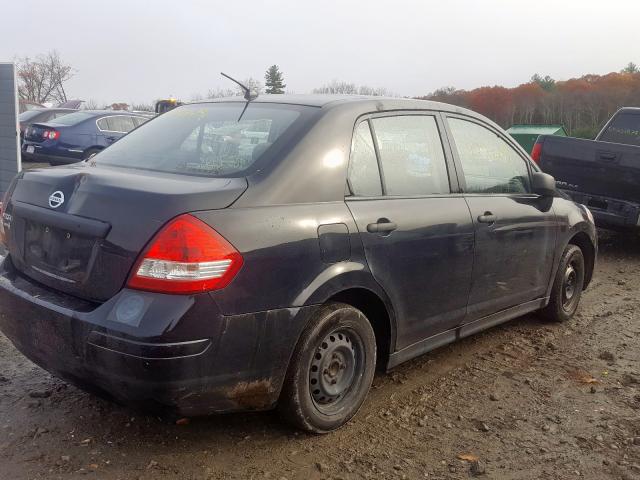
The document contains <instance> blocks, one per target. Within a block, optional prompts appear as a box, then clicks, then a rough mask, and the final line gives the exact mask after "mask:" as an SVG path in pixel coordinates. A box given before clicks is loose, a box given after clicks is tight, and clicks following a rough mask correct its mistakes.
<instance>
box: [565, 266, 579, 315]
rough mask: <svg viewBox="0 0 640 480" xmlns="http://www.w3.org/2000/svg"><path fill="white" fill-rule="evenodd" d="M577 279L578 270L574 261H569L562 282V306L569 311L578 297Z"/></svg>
mask: <svg viewBox="0 0 640 480" xmlns="http://www.w3.org/2000/svg"><path fill="white" fill-rule="evenodd" d="M578 280H579V272H578V269H577V268H576V264H575V261H572V262H569V264H568V265H567V268H566V269H565V272H564V278H563V282H562V307H563V308H564V309H565V310H566V311H570V310H571V309H572V307H573V304H574V303H575V300H576V298H578V288H579V285H578Z"/></svg>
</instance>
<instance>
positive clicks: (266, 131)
mask: <svg viewBox="0 0 640 480" xmlns="http://www.w3.org/2000/svg"><path fill="white" fill-rule="evenodd" d="M245 106H246V107H247V108H246V110H245V111H244V113H243V109H244V108H245ZM312 110H315V108H314V107H305V106H300V105H285V104H282V105H281V104H268V103H250V104H249V105H246V104H245V103H243V102H230V103H209V104H194V105H184V106H181V107H178V108H176V109H174V110H171V111H169V112H167V113H164V114H162V115H160V116H159V117H157V118H155V119H153V121H150V122H148V123H146V124H145V125H142V126H141V127H140V128H138V129H136V130H134V131H132V132H131V133H129V134H128V135H126V136H125V137H123V138H122V139H120V140H119V141H118V142H116V143H115V144H113V145H112V146H111V147H109V148H107V149H106V150H104V151H103V152H101V153H100V154H99V155H98V156H97V157H94V160H95V161H97V162H99V163H101V164H104V165H114V166H119V167H131V168H140V169H145V170H153V171H159V172H169V173H182V174H190V175H203V176H210V177H225V176H227V177H228V176H243V175H244V174H245V173H247V172H248V170H250V169H251V167H252V166H253V165H254V164H255V163H256V162H257V161H258V160H259V159H260V158H261V157H262V156H263V155H264V154H265V152H266V151H267V150H268V149H269V147H270V146H271V145H272V144H273V143H275V142H276V141H278V139H279V138H280V137H282V136H283V135H284V134H285V132H287V130H288V129H289V128H290V127H291V126H292V125H293V124H294V122H296V121H297V120H301V117H304V116H307V115H310V112H311V111H312Z"/></svg>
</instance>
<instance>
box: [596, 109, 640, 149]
mask: <svg viewBox="0 0 640 480" xmlns="http://www.w3.org/2000/svg"><path fill="white" fill-rule="evenodd" d="M599 140H602V141H603V142H612V143H624V144H627V145H638V146H640V113H631V112H623V113H620V114H618V115H616V116H615V118H614V119H613V120H611V123H610V124H609V126H608V127H607V129H606V130H605V131H604V133H603V134H602V135H601V136H600V138H599Z"/></svg>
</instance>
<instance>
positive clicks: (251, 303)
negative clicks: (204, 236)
mask: <svg viewBox="0 0 640 480" xmlns="http://www.w3.org/2000/svg"><path fill="white" fill-rule="evenodd" d="M196 216H197V217H199V218H200V219H201V220H203V221H205V222H206V223H208V224H209V225H211V226H212V227H214V228H215V229H216V231H218V232H219V233H220V234H221V235H222V236H224V237H225V238H226V239H227V240H229V241H230V242H231V243H232V244H233V245H234V246H235V248H236V249H237V250H238V251H239V252H240V253H241V254H242V256H243V259H244V264H243V266H242V268H241V270H240V272H239V273H238V275H237V277H236V278H234V280H233V281H232V282H231V284H229V285H228V286H227V287H226V288H225V289H223V290H220V291H215V292H211V295H212V297H213V298H214V300H215V301H216V303H217V304H218V305H219V306H220V310H221V311H222V313H224V314H225V315H235V314H243V313H249V312H257V311H263V310H271V309H276V308H291V307H300V306H306V305H314V304H320V303H323V302H324V301H326V300H327V299H328V298H330V297H331V296H332V295H334V294H335V293H338V292H340V291H342V290H344V289H347V288H351V287H363V288H367V289H369V290H371V291H373V292H375V293H377V294H378V295H379V296H380V297H381V298H382V299H383V301H385V303H387V305H389V302H388V298H387V297H386V295H385V294H384V292H383V291H382V290H381V288H380V287H379V285H378V284H377V283H376V282H375V281H374V280H373V278H372V276H371V273H370V271H369V268H368V266H367V263H366V261H365V258H364V251H363V248H362V243H361V241H360V238H359V236H358V230H357V228H356V225H355V223H354V221H353V217H352V216H351V213H350V212H349V210H348V208H347V206H346V204H345V203H344V202H328V203H321V204H299V205H281V206H269V207H254V208H228V209H226V210H216V211H209V212H198V213H196ZM322 225H341V227H340V228H341V229H342V230H343V231H344V232H345V233H344V234H343V235H344V237H345V238H344V239H343V240H346V242H347V245H348V248H346V249H345V248H340V251H338V252H333V253H334V254H336V255H337V256H336V255H334V256H333V258H329V257H332V256H331V255H329V256H327V255H326V252H323V253H321V249H320V240H319V236H318V228H319V227H320V226H322ZM345 227H346V228H345Z"/></svg>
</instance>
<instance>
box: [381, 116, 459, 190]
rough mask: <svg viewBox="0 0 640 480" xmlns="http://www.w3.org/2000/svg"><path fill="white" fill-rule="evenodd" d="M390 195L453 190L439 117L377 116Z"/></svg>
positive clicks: (386, 185) (382, 162) (383, 167)
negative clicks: (437, 119) (450, 185)
mask: <svg viewBox="0 0 640 480" xmlns="http://www.w3.org/2000/svg"><path fill="white" fill-rule="evenodd" d="M373 127H374V132H375V136H376V141H377V142H378V150H379V153H380V163H381V166H382V173H383V177H384V184H385V190H386V191H385V193H386V194H387V195H431V194H438V193H449V192H450V188H449V177H448V174H447V166H446V162H445V156H444V150H443V148H442V141H441V140H440V133H439V131H438V125H437V123H436V120H435V117H433V116H427V115H424V116H422V115H406V116H398V117H382V118H375V119H373Z"/></svg>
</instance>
